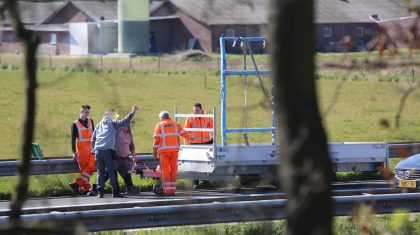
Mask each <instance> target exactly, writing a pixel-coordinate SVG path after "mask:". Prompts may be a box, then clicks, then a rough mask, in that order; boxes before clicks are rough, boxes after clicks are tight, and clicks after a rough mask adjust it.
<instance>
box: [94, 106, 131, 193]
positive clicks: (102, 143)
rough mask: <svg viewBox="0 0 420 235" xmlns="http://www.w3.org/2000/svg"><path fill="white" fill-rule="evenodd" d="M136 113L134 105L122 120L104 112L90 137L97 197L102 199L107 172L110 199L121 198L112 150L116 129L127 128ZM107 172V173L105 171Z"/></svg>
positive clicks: (110, 112)
mask: <svg viewBox="0 0 420 235" xmlns="http://www.w3.org/2000/svg"><path fill="white" fill-rule="evenodd" d="M136 111H137V106H136V105H134V106H133V107H132V109H131V112H130V113H129V114H128V115H127V116H126V117H124V118H123V119H122V120H116V119H117V117H116V115H117V114H116V111H115V110H114V109H109V110H107V111H105V115H104V117H103V118H102V120H101V122H99V124H98V125H97V126H96V128H95V131H94V133H93V136H92V152H94V153H95V159H96V165H97V168H98V178H97V184H98V188H97V191H98V197H99V198H103V197H104V193H103V189H104V186H105V174H106V173H107V172H108V174H109V179H110V183H111V187H112V197H123V195H122V194H121V193H120V189H119V186H118V178H117V174H116V169H117V163H116V158H117V156H116V153H115V150H114V147H115V139H116V136H117V129H118V128H120V127H123V126H129V125H130V121H131V119H132V118H133V117H134V115H135V113H136ZM106 170H107V171H106Z"/></svg>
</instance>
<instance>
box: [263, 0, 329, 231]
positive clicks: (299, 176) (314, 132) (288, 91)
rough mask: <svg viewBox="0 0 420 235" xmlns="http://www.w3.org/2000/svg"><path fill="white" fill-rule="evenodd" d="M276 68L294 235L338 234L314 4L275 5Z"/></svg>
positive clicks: (306, 0)
mask: <svg viewBox="0 0 420 235" xmlns="http://www.w3.org/2000/svg"><path fill="white" fill-rule="evenodd" d="M269 22H270V43H271V61H272V62H271V67H272V68H271V69H272V74H273V84H274V99H275V109H276V112H277V115H276V116H277V123H278V128H279V129H278V134H279V135H278V136H279V145H280V153H281V157H282V164H281V167H280V169H279V170H280V176H281V179H282V185H283V186H284V189H285V191H286V195H287V198H288V206H287V215H288V216H287V225H288V233H289V234H332V230H331V218H332V202H331V186H330V182H331V169H332V168H331V162H330V158H329V155H328V148H327V144H326V142H327V137H326V134H325V131H324V128H323V126H322V123H321V118H320V113H319V109H318V104H317V97H316V90H315V79H314V58H313V54H314V29H313V28H314V27H313V23H312V22H313V1H312V0H285V1H277V0H272V4H271V14H270V21H269Z"/></svg>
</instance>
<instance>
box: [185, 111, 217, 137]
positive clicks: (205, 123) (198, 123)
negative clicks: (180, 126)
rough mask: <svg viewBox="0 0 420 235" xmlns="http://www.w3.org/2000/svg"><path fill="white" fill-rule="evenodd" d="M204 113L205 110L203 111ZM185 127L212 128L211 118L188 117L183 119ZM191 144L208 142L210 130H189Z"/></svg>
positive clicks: (210, 135)
mask: <svg viewBox="0 0 420 235" xmlns="http://www.w3.org/2000/svg"><path fill="white" fill-rule="evenodd" d="M203 113H205V112H203ZM184 127H185V128H213V118H206V117H189V118H187V119H186V120H185V126H184ZM191 138H192V139H191V140H190V141H189V142H190V143H192V144H200V143H206V142H209V141H210V140H211V139H212V138H213V136H212V132H204V131H203V132H196V131H191Z"/></svg>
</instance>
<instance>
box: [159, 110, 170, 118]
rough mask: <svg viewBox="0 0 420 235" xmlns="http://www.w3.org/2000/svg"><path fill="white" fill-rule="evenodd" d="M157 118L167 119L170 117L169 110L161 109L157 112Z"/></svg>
mask: <svg viewBox="0 0 420 235" xmlns="http://www.w3.org/2000/svg"><path fill="white" fill-rule="evenodd" d="M159 118H160V119H161V120H165V119H169V118H170V116H169V112H168V111H162V112H160V113H159Z"/></svg>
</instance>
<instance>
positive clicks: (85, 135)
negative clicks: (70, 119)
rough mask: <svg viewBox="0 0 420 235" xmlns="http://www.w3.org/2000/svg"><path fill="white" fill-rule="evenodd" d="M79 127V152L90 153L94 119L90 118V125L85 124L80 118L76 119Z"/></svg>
mask: <svg viewBox="0 0 420 235" xmlns="http://www.w3.org/2000/svg"><path fill="white" fill-rule="evenodd" d="M74 123H75V124H76V127H77V131H78V136H77V145H76V146H77V153H78V154H79V155H80V154H82V155H90V152H91V145H92V144H91V138H92V133H93V126H92V119H90V118H89V119H88V127H87V128H86V127H85V126H83V124H82V123H81V122H79V120H76V121H74Z"/></svg>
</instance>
